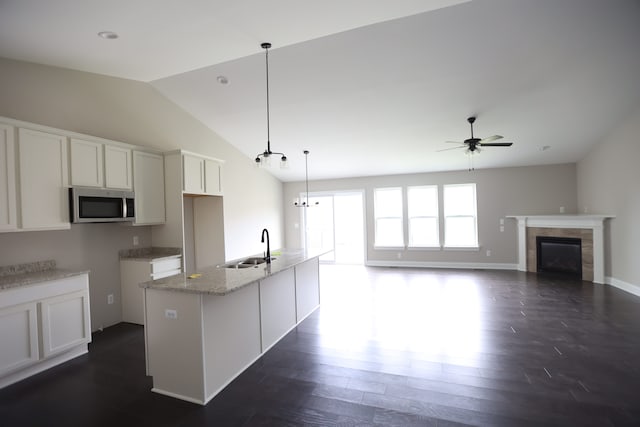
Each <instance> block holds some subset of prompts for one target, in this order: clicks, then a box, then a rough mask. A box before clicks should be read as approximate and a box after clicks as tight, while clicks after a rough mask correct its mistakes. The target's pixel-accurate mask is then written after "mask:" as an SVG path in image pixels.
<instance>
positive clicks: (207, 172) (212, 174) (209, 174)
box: [204, 159, 222, 196]
mask: <svg viewBox="0 0 640 427" xmlns="http://www.w3.org/2000/svg"><path fill="white" fill-rule="evenodd" d="M204 176H205V192H206V193H207V194H211V195H214V196H220V195H222V185H221V182H220V163H218V162H215V161H213V160H209V159H205V161H204Z"/></svg>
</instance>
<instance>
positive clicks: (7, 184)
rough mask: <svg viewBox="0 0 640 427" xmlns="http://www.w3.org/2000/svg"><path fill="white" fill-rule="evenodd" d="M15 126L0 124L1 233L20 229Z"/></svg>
mask: <svg viewBox="0 0 640 427" xmlns="http://www.w3.org/2000/svg"><path fill="white" fill-rule="evenodd" d="M15 161H16V158H15V140H14V131H13V126H8V125H4V124H1V123H0V231H12V230H15V229H16V228H17V227H18V222H17V216H16V212H17V211H16V202H17V201H16V170H15Z"/></svg>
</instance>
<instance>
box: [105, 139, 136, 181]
mask: <svg viewBox="0 0 640 427" xmlns="http://www.w3.org/2000/svg"><path fill="white" fill-rule="evenodd" d="M104 174H105V185H106V187H108V188H119V189H126V190H131V189H132V188H133V186H132V183H131V180H132V176H133V175H132V172H131V149H129V148H123V147H116V146H113V145H105V146H104Z"/></svg>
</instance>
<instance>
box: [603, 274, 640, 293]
mask: <svg viewBox="0 0 640 427" xmlns="http://www.w3.org/2000/svg"><path fill="white" fill-rule="evenodd" d="M605 283H606V284H608V285H611V286H613V287H615V288H618V289H622V290H623V291H625V292H629V293H630V294H633V295H635V296H638V297H640V285H634V284H633V283H627V282H624V281H622V280H619V279H616V278H615V277H609V276H607V277H606V282H605Z"/></svg>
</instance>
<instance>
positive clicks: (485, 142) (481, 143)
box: [438, 117, 513, 154]
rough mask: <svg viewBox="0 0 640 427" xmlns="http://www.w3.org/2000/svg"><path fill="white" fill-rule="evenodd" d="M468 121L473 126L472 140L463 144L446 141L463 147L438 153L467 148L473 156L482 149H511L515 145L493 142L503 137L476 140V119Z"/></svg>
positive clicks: (467, 140)
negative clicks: (474, 125) (474, 130)
mask: <svg viewBox="0 0 640 427" xmlns="http://www.w3.org/2000/svg"><path fill="white" fill-rule="evenodd" d="M467 121H468V122H469V125H471V138H469V139H465V140H464V141H463V142H457V141H446V142H447V143H451V144H462V145H460V146H459V147H453V148H445V149H443V150H438V151H447V150H455V149H457V148H466V149H467V153H469V154H473V153H474V152H478V153H479V152H480V147H510V146H511V145H513V142H492V141H496V140H498V139H502V138H503V137H502V136H501V135H493V136H489V137H487V138H482V139H480V138H475V137H474V136H473V123H474V122H475V121H476V118H475V117H469V118H468V119H467Z"/></svg>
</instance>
